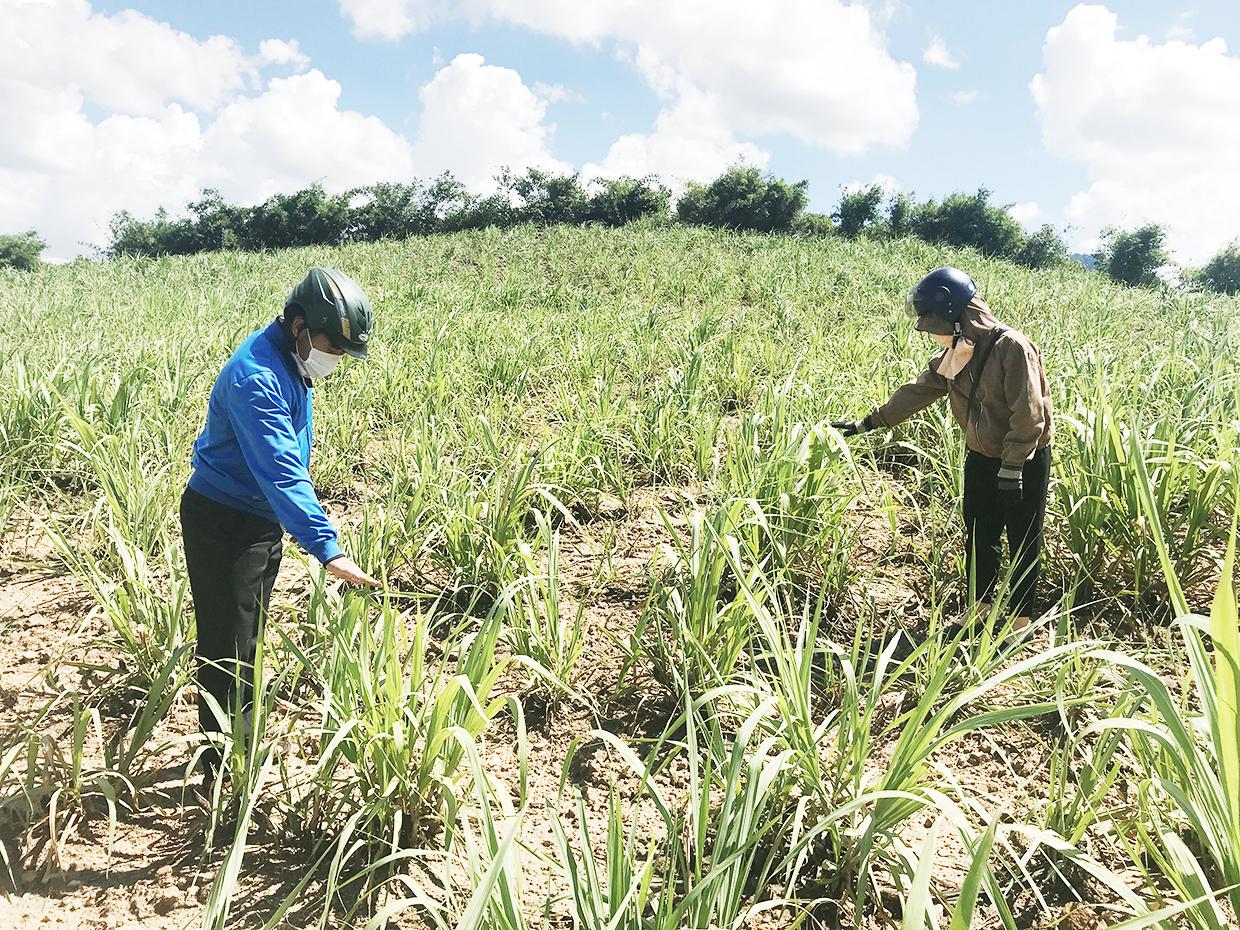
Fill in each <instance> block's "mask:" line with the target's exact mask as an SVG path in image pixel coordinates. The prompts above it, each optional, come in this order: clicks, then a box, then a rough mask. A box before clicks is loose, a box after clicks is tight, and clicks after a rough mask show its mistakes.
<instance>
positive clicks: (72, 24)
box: [0, 0, 255, 116]
mask: <svg viewBox="0 0 1240 930" xmlns="http://www.w3.org/2000/svg"><path fill="white" fill-rule="evenodd" d="M0 35H3V36H4V37H5V38H6V40H7V42H6V45H5V49H4V54H3V55H0V83H4V84H6V85H10V86H11V84H12V83H19V84H22V85H24V86H27V87H30V88H41V89H53V88H55V89H57V90H63V91H66V92H72V93H78V94H81V95H82V96H83V97H84V98H85V99H87V100H89V101H90V102H91V103H94V104H97V105H98V106H99V107H101V108H103V109H105V110H111V111H120V112H125V113H130V114H134V115H140V116H156V115H158V114H159V113H160V112H161V111H162V110H163V107H164V105H165V103H166V102H167V101H170V100H176V101H179V102H181V103H183V104H185V105H187V106H189V107H191V108H193V109H198V110H211V109H214V108H216V107H218V106H220V105H222V104H223V103H224V102H225V101H226V100H227V99H228V98H229V97H230V96H231V95H232V94H234V93H236V92H237V91H239V90H241V89H242V88H243V87H244V86H245V84H246V81H247V80H248V79H252V78H253V77H254V76H255V68H254V65H253V63H252V62H251V61H250V60H249V59H248V58H247V57H246V55H245V53H244V52H243V51H242V49H241V47H240V46H239V45H237V43H236V42H234V41H233V40H232V39H229V38H226V37H225V36H211V37H210V38H209V39H206V40H205V41H199V40H197V39H195V38H194V37H193V36H190V35H187V34H186V33H184V32H178V31H177V30H175V29H173V28H172V27H171V26H169V25H168V24H167V23H161V22H157V21H156V20H153V19H150V18H149V17H146V16H143V15H142V14H141V13H136V12H134V11H133V10H126V11H124V12H121V13H117V14H115V15H113V16H105V15H103V14H100V13H94V12H92V11H91V7H90V4H89V3H88V2H87V0H5V2H3V3H0ZM6 110H7V107H6Z"/></svg>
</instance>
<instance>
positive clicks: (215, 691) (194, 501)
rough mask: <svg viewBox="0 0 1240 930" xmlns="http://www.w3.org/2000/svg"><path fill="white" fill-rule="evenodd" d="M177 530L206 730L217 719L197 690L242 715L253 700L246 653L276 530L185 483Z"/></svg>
mask: <svg viewBox="0 0 1240 930" xmlns="http://www.w3.org/2000/svg"><path fill="white" fill-rule="evenodd" d="M181 532H182V534H183V536H184V539H185V562H186V565H187V566H188V568H189V585H190V592H191V594H192V595H193V598H194V617H195V623H196V625H197V628H198V647H197V656H198V689H199V693H198V723H199V726H200V727H201V728H202V730H203V732H204V733H211V732H214V731H216V730H218V729H219V723H218V722H217V720H216V717H215V712H214V711H213V710H212V709H211V705H210V704H208V703H207V701H206V699H205V697H204V696H203V695H204V692H205V693H206V694H210V695H211V696H212V697H213V698H215V700H216V701H217V702H218V703H219V705H220V708H221V709H222V710H223V711H224V712H225V713H229V714H233V713H244V712H245V711H247V710H248V709H249V707H250V703H251V701H252V700H253V694H252V691H253V685H252V680H253V675H252V670H253V666H254V652H255V649H256V648H257V646H258V638H259V635H260V631H261V628H262V622H263V619H264V618H265V616H266V613H267V605H268V604H269V603H270V601H271V588H272V585H274V584H275V580H276V574H277V573H278V572H279V570H280V557H281V555H282V554H283V538H284V530H283V529H282V528H281V527H280V524H278V523H273V522H271V521H270V520H264V519H262V518H261V517H256V516H253V515H251V514H247V513H243V512H242V511H240V510H235V509H233V508H232V507H226V506H225V505H223V504H219V503H216V502H215V501H213V500H211V499H210V498H208V497H203V496H202V495H201V494H199V493H198V492H197V491H194V490H193V489H191V488H186V489H185V493H184V494H183V495H182V496H181ZM238 683H239V689H238ZM204 762H205V764H206V766H207V767H208V768H210V769H212V770H214V769H216V768H218V766H219V762H220V759H219V756H218V754H217V753H216V752H215V750H214V749H211V748H210V747H208V750H207V753H206V756H205V759H204Z"/></svg>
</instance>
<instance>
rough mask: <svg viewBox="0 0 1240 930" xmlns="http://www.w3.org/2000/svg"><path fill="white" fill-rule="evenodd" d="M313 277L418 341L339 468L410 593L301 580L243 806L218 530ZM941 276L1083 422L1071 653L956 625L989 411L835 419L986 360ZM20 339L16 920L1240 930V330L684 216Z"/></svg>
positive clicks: (144, 272)
mask: <svg viewBox="0 0 1240 930" xmlns="http://www.w3.org/2000/svg"><path fill="white" fill-rule="evenodd" d="M312 264H319V265H324V266H330V267H337V268H340V269H341V270H343V271H344V272H346V273H347V274H349V275H350V276H352V277H353V278H355V279H356V280H357V281H358V282H359V283H360V284H361V285H362V286H363V287H364V288H365V289H366V290H367V292H368V293H369V295H370V298H371V300H372V302H373V304H374V307H375V310H376V315H377V321H378V322H377V330H376V336H375V342H374V344H373V349H372V351H371V355H370V358H369V359H368V360H366V361H364V362H358V361H347V362H346V363H345V364H344V365H342V366H341V368H340V369H339V370H338V371H337V372H336V373H335V374H333V375H332V376H331V377H330V378H328V379H326V380H325V381H323V382H322V383H321V386H320V387H316V389H315V392H314V395H315V446H314V461H313V463H312V469H311V471H312V475H313V477H314V479H315V482H316V485H317V486H318V487H319V490H320V493H321V495H322V497H323V499H324V502H325V504H326V505H327V507H328V510H329V512H330V513H331V515H332V517H333V518H334V519H335V520H337V521H338V522H339V523H340V525H341V526H342V527H343V530H344V532H343V535H344V545H345V549H346V551H348V552H349V553H350V554H351V555H352V556H354V557H355V558H356V560H357V561H358V562H359V563H360V564H361V565H362V566H363V567H364V568H365V569H367V570H369V571H370V572H372V573H374V574H376V575H378V576H380V577H381V578H382V579H383V580H384V582H385V585H384V587H383V588H382V589H380V590H379V591H378V592H377V593H375V594H358V593H355V592H353V591H350V590H346V589H342V588H340V587H339V585H338V584H337V583H335V582H334V581H332V580H331V579H330V578H329V577H327V576H326V575H325V574H324V573H323V572H322V571H321V570H320V568H319V566H318V565H317V563H315V562H313V560H310V559H309V558H308V557H306V556H304V555H303V554H301V553H299V552H298V550H297V549H296V547H295V545H293V544H292V543H291V542H289V543H287V544H286V558H285V567H284V569H283V570H282V573H281V577H280V580H279V582H278V584H277V592H276V596H275V598H274V600H273V609H272V614H271V616H270V618H269V622H268V624H267V626H266V631H265V645H264V648H263V650H262V657H261V662H260V663H259V667H257V668H256V669H255V670H254V675H255V676H256V681H257V688H258V690H257V692H256V693H257V694H258V695H259V700H258V705H257V708H256V716H257V718H258V722H259V723H260V724H261V726H258V727H255V729H254V731H253V735H252V736H251V737H249V738H248V739H241V738H240V737H241V735H242V734H241V731H240V730H238V731H237V732H236V733H235V734H234V735H235V736H237V737H238V738H237V739H235V740H233V741H230V742H229V743H228V744H227V745H226V746H225V747H224V748H225V750H226V767H227V778H225V779H222V780H221V781H220V782H218V783H217V786H216V790H215V792H214V794H213V795H212V796H211V797H209V798H207V799H206V800H205V802H203V801H198V800H196V799H195V798H194V797H193V796H192V794H191V792H190V791H189V790H188V788H189V786H191V785H193V784H194V783H195V782H196V779H197V777H196V776H194V775H193V774H192V773H191V771H190V770H191V767H192V765H193V764H194V761H195V753H196V752H197V751H198V750H199V739H198V737H197V734H196V715H195V712H194V708H193V700H194V691H193V688H192V684H191V681H192V673H193V662H192V659H193V640H194V632H193V631H194V625H193V615H192V607H191V602H190V597H189V585H188V578H187V575H186V571H185V565H184V558H183V555H182V552H181V548H180V539H179V524H178V521H177V517H176V509H177V504H178V500H179V496H180V493H181V490H182V488H183V487H184V484H185V481H186V479H187V477H188V473H189V458H190V447H191V444H192V442H193V440H194V437H195V436H196V435H197V432H198V430H199V429H200V428H201V425H202V420H203V416H204V411H205V406H206V400H207V395H208V392H209V391H210V388H211V385H212V382H213V380H214V377H215V375H216V373H217V372H218V370H219V367H220V366H221V365H222V364H223V362H224V361H225V360H226V359H227V357H228V355H229V354H230V352H231V351H232V349H233V348H234V347H235V346H236V345H237V344H238V343H239V342H240V341H241V340H242V339H243V338H244V337H245V336H246V335H248V334H249V333H250V332H252V331H253V330H254V329H256V328H258V327H260V326H262V325H264V324H265V323H266V322H268V321H269V320H270V319H272V318H273V317H274V316H275V314H276V313H277V312H278V311H279V310H280V308H281V306H282V303H283V298H284V296H285V294H286V293H287V292H288V290H289V288H290V287H291V286H292V285H293V284H294V283H295V282H296V281H298V280H299V279H300V278H301V277H302V276H303V275H304V274H305V271H306V269H307V267H308V266H310V265H312ZM941 264H955V265H959V266H960V267H963V268H965V269H966V270H968V271H969V272H970V273H971V274H973V276H974V278H975V279H976V280H977V282H978V285H979V287H980V289H981V291H982V293H983V294H984V295H985V296H986V297H987V299H988V300H989V302H990V304H991V306H992V307H993V308H994V310H995V312H996V314H997V315H998V316H999V317H1000V319H1002V320H1003V322H1004V323H1006V324H1007V325H1009V326H1015V327H1017V328H1019V329H1021V330H1022V331H1024V332H1025V333H1027V334H1028V335H1029V336H1030V337H1031V338H1033V339H1034V340H1035V341H1036V342H1037V343H1038V344H1039V345H1040V346H1041V348H1042V350H1043V353H1044V355H1045V358H1046V364H1047V369H1048V376H1049V378H1050V380H1051V385H1052V390H1053V394H1054V403H1055V411H1056V437H1055V447H1054V472H1053V478H1052V486H1051V505H1050V508H1051V509H1050V513H1049V514H1048V556H1047V558H1048V561H1047V564H1046V569H1047V572H1046V582H1045V583H1044V586H1043V594H1042V603H1041V614H1042V615H1041V616H1040V617H1039V618H1038V620H1037V623H1036V629H1035V630H1034V632H1033V633H1032V634H1031V635H1030V636H1028V637H1027V638H1024V639H1018V638H1010V637H1008V636H1006V635H1005V633H1006V632H1007V630H1006V626H1007V623H1008V618H1007V616H1006V615H1005V614H1004V612H1003V610H1002V606H1003V605H1002V600H1003V599H1002V598H1000V599H999V602H998V603H997V604H996V607H995V609H994V611H993V614H992V616H990V617H988V618H986V622H985V623H983V624H982V628H981V629H980V630H979V631H978V632H977V633H976V635H970V636H968V637H967V638H963V639H962V638H960V636H959V635H957V636H956V638H953V637H952V635H951V634H949V632H948V631H947V628H948V625H949V624H951V623H952V622H953V621H957V620H959V619H961V616H962V614H963V612H964V610H965V604H964V597H963V594H964V592H965V590H966V588H967V581H966V579H965V578H964V569H963V544H962V541H961V538H962V535H963V529H962V522H961V519H960V516H959V504H960V494H961V472H962V465H963V458H964V447H963V442H962V439H961V437H960V434H959V430H958V429H957V427H956V425H955V424H954V422H953V421H952V419H951V416H950V414H949V412H948V409H947V406H946V404H940V405H938V406H936V407H932V408H930V409H929V410H927V411H926V412H925V413H923V414H922V415H920V416H918V417H917V418H915V419H914V420H913V421H911V422H909V423H908V424H906V425H905V426H904V427H902V428H901V429H899V430H896V431H877V432H873V433H868V434H866V435H864V436H862V437H859V438H857V439H853V440H848V441H845V440H844V439H843V438H842V437H841V436H840V435H839V434H838V433H836V432H834V431H833V430H831V429H830V428H829V426H827V425H826V424H827V423H829V422H830V421H831V420H836V419H845V418H847V419H852V418H859V417H861V416H863V415H864V414H865V413H867V412H869V411H870V410H871V409H872V408H873V407H874V406H875V405H876V404H877V403H879V402H881V401H883V400H885V399H886V397H887V396H888V394H889V393H890V391H891V390H892V389H893V388H894V387H896V386H897V385H898V384H900V383H901V382H903V381H904V380H905V379H907V378H908V377H911V376H912V375H914V374H916V373H917V371H919V370H920V369H921V368H922V367H923V366H924V365H925V364H926V360H927V359H928V358H929V357H930V356H931V355H932V354H933V353H934V352H935V351H937V350H936V349H935V347H934V345H933V343H931V342H930V340H929V339H927V338H926V337H925V336H923V335H920V334H918V333H915V332H914V331H913V328H912V324H911V321H910V320H908V319H907V318H906V317H905V316H904V315H903V312H902V306H903V300H904V294H905V292H906V291H907V290H908V288H909V286H910V285H911V284H913V283H915V282H916V281H917V280H918V279H919V278H920V277H921V276H922V275H923V274H924V273H925V272H926V271H928V270H929V269H930V268H933V267H935V266H937V265H941ZM0 300H2V306H3V309H2V310H0V526H2V527H3V537H2V543H0V545H2V552H3V558H2V560H0V580H2V584H3V586H2V588H0V637H2V640H0V641H2V642H3V650H4V654H3V656H2V657H0V668H3V676H2V678H0V707H3V708H5V710H4V713H3V715H2V718H0V719H2V724H0V837H2V838H3V839H4V841H5V842H4V843H3V846H2V847H0V848H2V850H3V857H4V858H3V862H2V863H0V885H3V886H6V887H5V890H6V891H8V892H10V893H11V894H10V899H9V903H8V904H0V908H2V907H8V908H10V909H11V913H12V914H13V915H15V916H13V917H12V920H13V921H18V920H29V921H33V922H32V923H29V924H28V925H30V926H34V925H35V923H37V919H38V918H39V916H40V915H45V914H57V913H62V914H63V913H66V910H65V909H71V910H75V911H81V910H82V909H86V910H90V909H92V908H93V909H96V910H98V909H99V908H100V907H104V908H105V910H106V905H101V904H100V903H99V902H100V901H102V900H104V899H107V900H110V901H114V902H118V903H115V904H113V905H111V906H112V907H113V909H114V911H115V912H116V913H121V912H124V913H125V914H127V915H128V916H127V917H126V919H130V920H136V919H137V918H138V917H141V918H142V919H144V920H149V921H150V922H149V923H142V924H140V925H142V926H159V927H163V926H167V927H174V926H175V927H182V926H187V925H202V926H207V927H225V926H227V927H277V926H297V927H302V926H326V927H359V928H361V927H365V928H380V927H385V926H386V927H402V928H407V927H423V926H425V927H435V928H454V927H460V928H497V930H498V928H504V930H513V928H524V927H531V928H534V927H557V928H561V927H576V928H583V930H602V928H606V930H663V928H666V930H673V928H694V930H707V928H737V927H742V926H744V927H764V928H789V927H794V926H805V927H818V926H823V927H837V926H842V927H886V926H901V927H904V928H917V930H921V928H924V927H927V926H930V927H938V928H943V930H947V928H949V927H950V928H953V930H955V928H965V927H969V926H975V927H1007V928H1016V927H1046V928H1050V927H1066V928H1071V930H1087V928H1094V927H1102V926H1109V925H1112V924H1120V923H1121V922H1123V921H1130V922H1129V923H1127V924H1124V926H1129V927H1165V928H1172V927H1179V928H1183V927H1190V928H1202V930H1205V928H1222V927H1228V926H1235V925H1236V919H1237V918H1236V915H1237V911H1238V910H1240V752H1238V748H1237V747H1238V743H1237V738H1238V735H1240V723H1238V716H1237V708H1236V694H1237V690H1236V682H1237V663H1238V662H1240V643H1238V642H1237V638H1238V637H1237V617H1236V606H1235V600H1234V595H1233V587H1232V585H1233V579H1234V575H1235V571H1234V564H1233V563H1232V561H1231V553H1230V550H1229V549H1228V543H1229V540H1230V539H1231V538H1232V537H1233V535H1234V524H1233V514H1234V513H1235V503H1236V499H1237V492H1238V491H1240V479H1238V477H1237V471H1236V466H1237V463H1238V462H1240V453H1238V449H1237V445H1238V442H1240V302H1237V300H1236V299H1227V298H1222V297H1210V298H1207V297H1203V296H1197V295H1185V294H1183V293H1179V294H1164V293H1160V292H1156V291H1151V290H1137V289H1128V288H1121V287H1115V286H1112V285H1110V284H1108V283H1106V282H1105V281H1104V279H1103V278H1102V277H1101V276H1100V275H1097V274H1091V273H1089V272H1087V271H1085V270H1084V269H1082V268H1079V267H1077V266H1076V265H1070V266H1065V267H1062V268H1059V269H1056V270H1053V271H1048V272H1030V271H1027V270H1024V269H1021V268H1018V267H1016V266H1015V265H1011V264H1008V263H1005V262H998V261H988V260H984V259H982V258H980V257H979V256H978V255H976V254H973V253H956V252H950V251H946V252H945V251H943V250H941V249H938V248H935V247H932V246H930V245H927V244H925V243H923V242H920V241H914V240H899V241H894V242H878V241H875V242H870V241H865V240H858V241H848V240H843V239H839V238H830V239H808V238H807V239H798V238H795V237H786V236H772V237H767V236H758V235H737V234H732V233H727V232H719V231H707V230H696V229H693V228H686V227H680V226H670V227H668V226H657V225H651V226H647V225H642V224H638V225H636V226H631V227H628V228H625V229H621V230H600V229H592V228H551V229H534V228H529V227H522V228H517V229H514V230H510V231H506V232H496V231H484V232H477V233H464V234H454V235H446V236H437V237H430V238H420V239H413V240H409V241H405V242H398V243H379V244H375V245H356V246H349V247H346V248H341V249H336V250H329V249H307V250H299V251H286V252H278V253H270V254H239V253H221V254H215V255H202V256H195V257H188V258H175V259H162V260H156V261H150V260H142V261H139V260H116V261H110V262H104V263H90V262H81V263H74V264H69V265H63V266H59V267H53V266H47V267H45V268H43V269H42V270H40V271H37V272H32V273H16V272H0ZM169 864H176V869H175V872H176V879H181V878H186V879H187V880H186V881H174V878H173V876H171V875H169V874H168V870H167V866H168V865H169ZM161 868H162V869H163V871H162V872H161V871H160V870H161ZM131 899H133V900H134V901H136V902H140V904H134V905H133V906H132V907H137V908H138V909H137V910H132V914H130V910H131V909H132V908H131V904H130V900H131ZM140 911H142V912H144V913H145V915H146V916H145V917H143V914H142V913H140ZM135 915H136V916H135ZM16 925H18V924H17V923H14V926H16ZM107 925H108V926H119V925H123V924H115V923H114V924H107ZM135 925H137V924H135ZM83 926H86V924H83Z"/></svg>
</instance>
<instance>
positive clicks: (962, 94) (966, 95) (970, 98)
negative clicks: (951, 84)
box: [951, 90, 977, 107]
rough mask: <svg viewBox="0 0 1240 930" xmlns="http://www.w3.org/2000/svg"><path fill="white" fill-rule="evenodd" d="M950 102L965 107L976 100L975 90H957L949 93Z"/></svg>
mask: <svg viewBox="0 0 1240 930" xmlns="http://www.w3.org/2000/svg"><path fill="white" fill-rule="evenodd" d="M951 100H952V103H954V104H955V105H956V106H958V107H967V106H968V105H969V104H971V103H973V102H974V101H975V100H977V91H975V90H958V91H954V92H953V93H952V95H951Z"/></svg>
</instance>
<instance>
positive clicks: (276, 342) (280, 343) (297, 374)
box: [263, 317, 311, 390]
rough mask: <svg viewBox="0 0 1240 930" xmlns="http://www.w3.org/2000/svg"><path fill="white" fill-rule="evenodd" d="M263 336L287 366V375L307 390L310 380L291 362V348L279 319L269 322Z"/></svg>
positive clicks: (295, 363)
mask: <svg viewBox="0 0 1240 930" xmlns="http://www.w3.org/2000/svg"><path fill="white" fill-rule="evenodd" d="M263 335H264V336H266V337H267V341H268V342H270V343H271V344H272V345H273V346H275V347H276V349H277V350H278V351H279V352H280V357H281V358H283V359H284V364H285V365H287V366H288V370H289V374H291V375H292V376H293V377H294V378H295V379H296V380H298V381H300V382H301V385H302V387H304V388H306V389H307V390H309V388H310V386H311V385H310V379H309V378H303V377H302V374H301V371H300V370H299V369H298V368H297V362H295V361H294V360H293V348H292V346H290V345H289V338H288V336H286V335H285V334H284V327H283V326H282V325H280V319H279V317H277V318H276V319H274V320H272V321H271V323H270V324H269V325H268V326H267V329H266V330H265V331H264V332H263Z"/></svg>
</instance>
